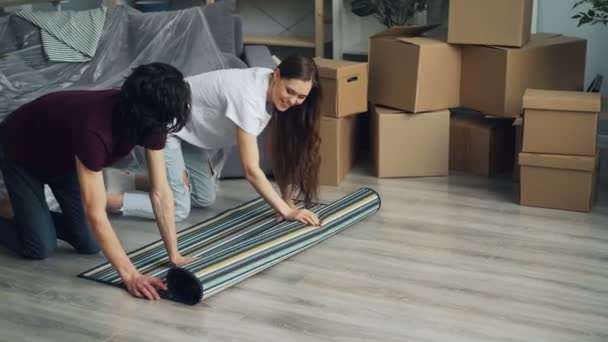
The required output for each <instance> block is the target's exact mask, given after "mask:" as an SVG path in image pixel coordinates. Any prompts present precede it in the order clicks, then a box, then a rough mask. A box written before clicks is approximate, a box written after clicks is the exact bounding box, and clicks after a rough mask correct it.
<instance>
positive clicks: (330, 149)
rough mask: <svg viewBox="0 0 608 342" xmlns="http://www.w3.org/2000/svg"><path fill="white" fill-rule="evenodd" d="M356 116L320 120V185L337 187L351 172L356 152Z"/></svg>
mask: <svg viewBox="0 0 608 342" xmlns="http://www.w3.org/2000/svg"><path fill="white" fill-rule="evenodd" d="M357 119H358V116H349V117H346V118H340V119H336V118H330V117H325V116H324V117H322V118H321V129H320V136H321V168H320V170H319V183H320V184H321V185H339V184H340V182H341V181H342V180H343V179H344V176H346V174H347V173H348V172H349V171H350V170H351V168H352V166H353V161H354V159H355V151H356V138H355V136H356V135H355V132H356V125H357Z"/></svg>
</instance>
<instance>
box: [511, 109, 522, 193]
mask: <svg viewBox="0 0 608 342" xmlns="http://www.w3.org/2000/svg"><path fill="white" fill-rule="evenodd" d="M513 127H514V128H515V155H514V163H513V164H514V165H513V180H514V181H515V182H519V153H520V152H521V145H522V143H523V138H524V122H523V120H522V118H517V119H515V121H513Z"/></svg>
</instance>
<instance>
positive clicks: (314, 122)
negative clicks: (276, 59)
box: [108, 56, 321, 226]
mask: <svg viewBox="0 0 608 342" xmlns="http://www.w3.org/2000/svg"><path fill="white" fill-rule="evenodd" d="M186 80H187V82H188V83H189V84H190V88H191V89H192V117H191V118H190V120H189V121H188V123H187V124H186V126H185V127H184V128H183V129H182V130H180V131H179V132H177V133H175V134H174V135H171V136H169V138H168V140H167V146H166V147H165V159H166V162H167V174H168V177H169V183H170V185H171V188H172V189H173V193H174V196H175V208H176V209H175V212H176V218H177V219H178V220H183V219H185V218H186V217H187V216H188V214H189V213H190V209H191V207H207V206H209V205H211V204H212V203H213V202H214V200H215V192H216V188H215V182H216V177H217V172H215V170H214V163H213V160H212V158H211V153H210V151H213V150H217V149H221V148H227V147H230V146H233V145H234V144H238V145H239V148H240V158H241V164H242V165H243V169H244V172H245V175H246V178H247V180H248V181H249V183H251V185H252V186H253V187H254V188H255V190H256V191H257V192H258V193H259V194H260V196H262V197H263V198H264V199H265V200H266V201H267V202H268V203H269V204H270V205H271V206H272V207H273V208H274V210H275V211H276V212H277V214H278V215H279V216H280V217H281V218H283V219H286V220H290V221H296V220H297V221H300V222H303V223H305V224H309V225H313V226H320V225H321V222H320V221H319V218H318V217H317V215H315V214H314V213H312V212H311V211H309V210H306V209H298V208H296V206H295V205H294V202H293V199H294V197H303V199H304V201H305V202H310V201H311V200H312V198H313V197H314V196H315V195H316V193H317V190H318V169H319V164H320V157H319V144H320V139H319V133H318V132H319V121H320V113H319V105H320V96H321V89H320V84H319V75H318V71H317V67H316V65H315V63H314V61H313V60H312V59H311V58H308V57H303V56H290V57H288V58H287V59H285V60H284V61H283V62H282V63H281V64H280V65H279V66H278V67H277V68H276V69H275V70H271V69H267V68H249V69H228V70H218V71H213V72H209V73H205V74H200V75H197V76H193V77H190V78H187V79H186ZM269 123H270V124H271V128H272V129H271V132H273V133H272V134H271V140H270V143H271V151H272V159H273V169H274V176H275V179H276V180H277V183H278V184H279V188H280V191H281V195H279V194H277V193H276V192H275V190H274V189H273V187H272V184H271V183H270V182H269V181H268V179H267V178H266V175H265V174H264V172H263V171H262V170H261V168H260V166H259V151H258V144H257V136H258V135H259V134H260V133H261V132H262V131H263V130H264V128H265V127H266V126H267V125H268V124H269ZM108 178H109V183H113V182H116V177H112V176H111V175H109V176H108ZM129 183H130V184H131V187H132V188H133V187H134V188H135V189H137V190H143V191H146V190H147V189H146V188H147V186H146V181H145V179H142V178H137V179H136V178H135V177H134V176H131V180H130V181H129ZM133 185H135V186H133ZM108 192H109V194H108V199H109V200H108V209H109V210H113V211H120V212H122V213H123V215H131V216H139V217H151V215H152V213H153V211H152V208H151V206H150V205H149V200H148V199H147V196H145V195H144V194H141V193H130V192H126V193H124V194H123V193H114V192H113V189H111V188H109V189H108Z"/></svg>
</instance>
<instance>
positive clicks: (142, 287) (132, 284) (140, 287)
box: [124, 273, 167, 300]
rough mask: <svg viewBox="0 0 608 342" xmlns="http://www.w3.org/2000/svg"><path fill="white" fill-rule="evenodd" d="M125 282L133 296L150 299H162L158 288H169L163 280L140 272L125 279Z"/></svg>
mask: <svg viewBox="0 0 608 342" xmlns="http://www.w3.org/2000/svg"><path fill="white" fill-rule="evenodd" d="M124 283H125V286H126V287H127V290H128V291H129V292H130V293H131V294H132V295H133V296H135V297H138V298H145V299H150V300H158V299H160V296H159V295H158V292H157V291H156V289H162V290H167V285H165V283H163V281H162V280H160V279H158V278H155V277H149V276H146V275H143V274H140V273H138V274H136V275H133V276H132V277H129V278H128V279H124Z"/></svg>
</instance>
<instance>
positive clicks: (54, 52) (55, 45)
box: [15, 6, 106, 62]
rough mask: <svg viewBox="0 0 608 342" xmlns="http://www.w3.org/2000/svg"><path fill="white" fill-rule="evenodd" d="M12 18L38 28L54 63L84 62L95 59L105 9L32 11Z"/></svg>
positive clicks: (23, 12) (104, 17) (44, 45)
mask: <svg viewBox="0 0 608 342" xmlns="http://www.w3.org/2000/svg"><path fill="white" fill-rule="evenodd" d="M15 15H17V16H19V17H21V18H23V19H25V20H27V21H29V22H31V23H32V24H34V25H36V26H37V27H38V28H40V35H41V38H42V46H43V48H44V52H45V54H46V55H47V56H48V58H49V60H51V61H54V62H86V61H89V60H91V58H92V57H93V56H95V51H97V46H98V44H99V38H100V37H101V33H102V31H103V26H104V23H105V20H106V7H103V6H102V7H100V8H95V9H91V10H86V11H60V12H32V11H25V10H20V11H18V12H16V13H15Z"/></svg>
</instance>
